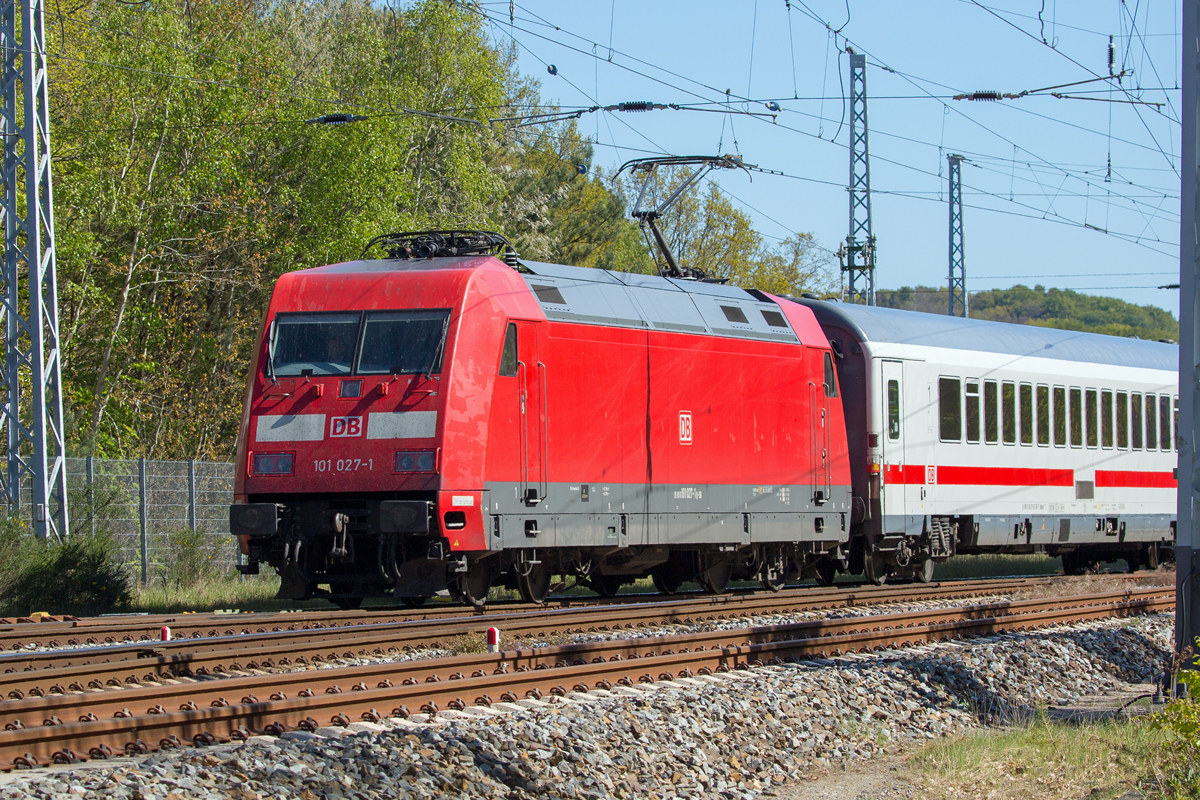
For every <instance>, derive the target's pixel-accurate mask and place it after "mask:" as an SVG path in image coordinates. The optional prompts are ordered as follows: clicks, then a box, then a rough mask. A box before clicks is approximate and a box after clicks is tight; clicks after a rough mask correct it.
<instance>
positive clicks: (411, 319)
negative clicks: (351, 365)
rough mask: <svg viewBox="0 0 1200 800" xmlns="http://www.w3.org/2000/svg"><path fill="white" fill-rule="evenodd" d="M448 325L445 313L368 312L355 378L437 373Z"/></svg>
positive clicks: (447, 313)
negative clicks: (359, 376)
mask: <svg viewBox="0 0 1200 800" xmlns="http://www.w3.org/2000/svg"><path fill="white" fill-rule="evenodd" d="M449 323H450V312H449V311H368V312H367V319H366V322H365V324H364V325H363V337H362V350H361V352H360V353H359V356H358V374H360V375H401V374H405V373H408V374H414V373H420V372H427V373H436V372H440V371H441V369H442V352H443V351H444V349H445V345H446V329H447V327H448V326H449Z"/></svg>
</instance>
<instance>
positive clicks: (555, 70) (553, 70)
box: [546, 64, 558, 75]
mask: <svg viewBox="0 0 1200 800" xmlns="http://www.w3.org/2000/svg"><path fill="white" fill-rule="evenodd" d="M546 72H549V73H550V74H551V75H557V74H558V67H556V66H554V65H553V64H550V65H548V66H547V67H546Z"/></svg>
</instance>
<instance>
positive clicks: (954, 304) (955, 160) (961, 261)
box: [946, 155, 970, 317]
mask: <svg viewBox="0 0 1200 800" xmlns="http://www.w3.org/2000/svg"><path fill="white" fill-rule="evenodd" d="M946 160H947V161H949V162H950V310H949V311H948V312H947V313H948V314H949V315H950V316H952V317H967V316H970V314H969V313H968V308H967V262H966V255H965V250H964V242H963V206H962V162H963V157H962V156H956V155H950V156H946Z"/></svg>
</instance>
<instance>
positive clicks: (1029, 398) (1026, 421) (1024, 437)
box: [1021, 383, 1033, 445]
mask: <svg viewBox="0 0 1200 800" xmlns="http://www.w3.org/2000/svg"><path fill="white" fill-rule="evenodd" d="M1021 444H1026V445H1028V444H1033V387H1032V386H1030V385H1029V384H1028V383H1022V384H1021Z"/></svg>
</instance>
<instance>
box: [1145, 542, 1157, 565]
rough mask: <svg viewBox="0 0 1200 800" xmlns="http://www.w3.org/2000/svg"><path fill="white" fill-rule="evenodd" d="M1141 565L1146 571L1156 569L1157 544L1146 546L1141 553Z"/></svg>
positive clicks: (1152, 543)
mask: <svg viewBox="0 0 1200 800" xmlns="http://www.w3.org/2000/svg"><path fill="white" fill-rule="evenodd" d="M1142 564H1144V565H1145V567H1146V569H1151V570H1153V569H1158V564H1159V557H1158V542H1151V543H1150V544H1148V545H1146V549H1145V550H1144V551H1142Z"/></svg>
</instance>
